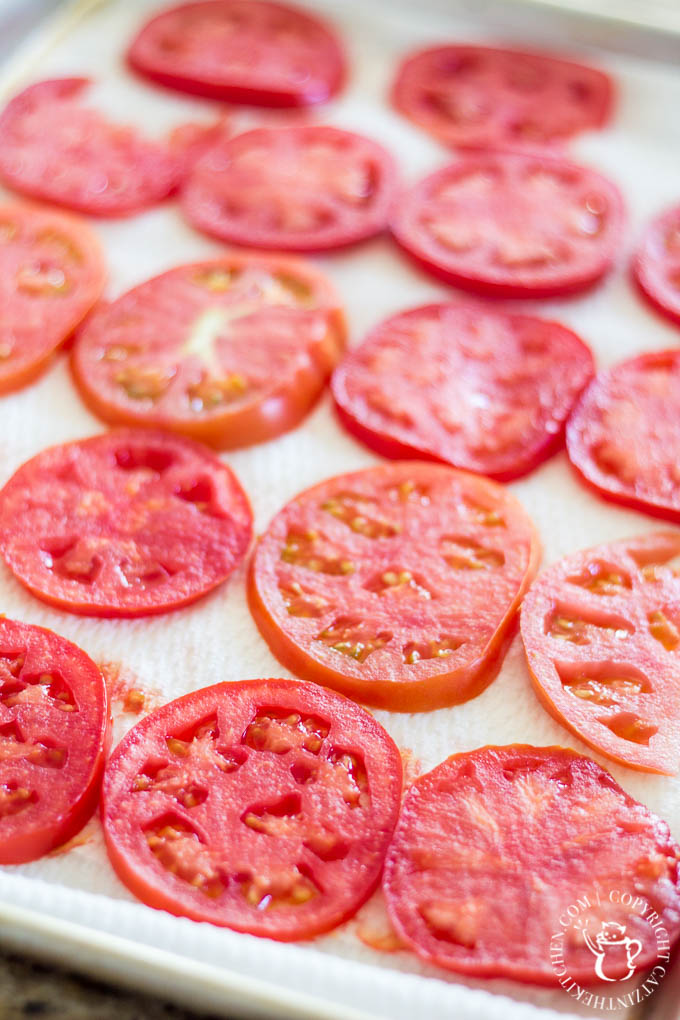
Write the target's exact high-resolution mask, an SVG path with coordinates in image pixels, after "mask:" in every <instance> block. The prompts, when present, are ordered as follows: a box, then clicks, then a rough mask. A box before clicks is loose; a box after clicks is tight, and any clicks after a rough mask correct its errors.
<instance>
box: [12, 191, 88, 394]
mask: <svg viewBox="0 0 680 1020" xmlns="http://www.w3.org/2000/svg"><path fill="white" fill-rule="evenodd" d="M105 279H106V268H105V265H104V257H103V254H102V251H101V248H100V247H99V243H98V241H97V239H96V237H95V236H94V235H93V234H92V233H91V232H90V230H89V229H88V227H87V226H86V225H85V224H84V223H79V222H78V221H77V220H76V219H74V218H72V217H70V216H65V215H62V214H59V213H52V212H48V211H47V210H44V209H37V208H31V207H30V206H26V205H15V204H11V205H9V204H8V205H0V304H1V306H2V322H1V323H0V393H7V392H8V391H10V390H16V389H19V388H20V387H21V386H25V385H26V384H27V383H29V382H31V381H32V380H33V379H35V378H36V377H37V376H39V375H40V373H41V372H43V371H44V370H45V369H46V368H47V366H48V364H49V362H50V360H51V358H52V356H53V355H54V352H55V351H56V349H57V348H58V347H59V345H60V344H61V343H63V341H64V340H66V339H67V338H68V337H69V336H70V335H71V334H72V333H73V330H74V329H75V328H76V326H78V325H79V324H80V322H81V321H82V319H83V318H84V317H85V315H86V314H87V313H88V312H89V310H90V309H91V308H92V306H93V305H94V304H95V302H96V301H97V299H98V298H99V296H100V295H101V292H102V288H103V286H104V281H105Z"/></svg>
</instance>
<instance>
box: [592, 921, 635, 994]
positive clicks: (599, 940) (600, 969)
mask: <svg viewBox="0 0 680 1020" xmlns="http://www.w3.org/2000/svg"><path fill="white" fill-rule="evenodd" d="M583 941H584V942H585V944H586V945H587V946H588V949H589V950H590V951H591V953H592V954H593V956H594V957H595V974H596V975H597V977H598V978H599V979H600V981H627V980H628V978H629V977H632V975H633V974H634V973H635V961H636V959H637V958H638V956H639V955H640V953H641V952H642V943H641V942H640V941H639V939H631V938H629V937H628V936H627V935H626V926H625V925H623V924H618V922H616V921H603V922H602V924H601V926H600V930H599V932H598V933H597V935H595V937H593V936H592V935H591V934H590V932H589V931H588V928H587V927H586V928H584V929H583ZM622 948H623V949H624V950H625V953H626V963H627V965H628V973H627V974H624V975H623V976H618V977H617V976H616V975H615V976H613V977H610V976H609V974H607V955H608V954H610V955H611V952H612V950H617V949H618V950H620V949H622ZM616 955H617V963H618V953H617V954H616Z"/></svg>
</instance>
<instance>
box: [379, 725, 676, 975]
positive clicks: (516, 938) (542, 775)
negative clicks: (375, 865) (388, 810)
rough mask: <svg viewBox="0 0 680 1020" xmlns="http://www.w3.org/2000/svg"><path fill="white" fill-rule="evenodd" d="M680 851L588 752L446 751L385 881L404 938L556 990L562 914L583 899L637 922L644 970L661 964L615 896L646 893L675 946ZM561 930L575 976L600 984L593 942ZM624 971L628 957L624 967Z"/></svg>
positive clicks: (481, 971)
mask: <svg viewBox="0 0 680 1020" xmlns="http://www.w3.org/2000/svg"><path fill="white" fill-rule="evenodd" d="M619 818H623V819H625V824H624V823H622V822H619ZM557 847H559V849H560V851H561V852H560V853H558V852H557ZM652 861H655V862H656V864H657V866H658V870H656V872H655V869H654V866H653V865H652ZM679 861H680V847H679V846H678V844H677V843H676V842H675V841H674V840H673V839H672V837H671V834H670V832H669V829H668V826H667V824H666V823H665V822H664V821H662V820H661V819H660V818H658V817H657V816H656V815H654V814H652V812H651V811H649V810H648V809H647V808H646V807H645V806H644V805H642V804H640V803H638V802H636V801H635V800H633V798H632V797H630V796H629V795H628V794H627V793H625V791H624V790H622V789H621V787H620V786H619V785H618V784H617V783H616V782H615V781H614V779H613V778H612V777H611V776H610V775H609V773H607V772H606V771H605V770H604V769H602V768H601V767H600V766H599V765H598V764H596V763H595V762H594V761H591V760H590V759H588V758H585V757H582V756H581V755H579V754H576V752H574V751H572V750H571V749H569V748H563V747H532V746H529V745H522V744H515V745H511V746H508V747H482V748H479V749H477V750H474V751H469V752H463V753H460V754H454V755H452V756H451V757H450V758H448V759H447V760H446V761H445V762H443V763H442V764H441V765H438V766H437V767H436V768H434V769H433V770H432V771H431V772H429V773H427V774H426V775H424V776H420V777H419V778H418V779H417V780H416V781H415V783H414V784H413V786H412V787H411V788H410V790H409V791H408V793H407V795H406V797H405V800H404V805H403V808H402V814H401V818H400V821H399V824H398V826H397V829H396V832H395V834H394V837H393V840H392V843H391V845H390V850H389V852H388V855H387V858H386V861H385V871H384V875H383V890H384V893H385V897H386V900H387V908H388V912H389V915H390V918H391V921H392V924H393V925H394V927H395V928H396V930H397V933H398V935H399V936H400V937H401V938H402V939H403V940H404V942H406V944H407V945H409V946H410V947H411V948H412V949H413V950H414V951H415V952H416V953H417V954H418V956H419V957H421V959H423V960H425V961H427V962H429V963H434V964H436V965H438V966H440V967H443V968H446V969H447V970H450V971H454V972H455V973H459V974H467V975H471V976H475V977H480V978H506V979H511V980H515V981H521V982H523V983H527V984H536V985H545V986H558V985H559V981H560V978H559V976H558V973H556V969H553V966H552V964H551V956H550V948H551V939H552V937H554V935H555V932H556V931H559V930H560V929H559V925H560V922H559V918H560V916H561V915H562V914H563V912H564V911H565V910H566V909H567V907H569V906H570V905H571V904H573V903H576V901H577V899H580V900H581V902H584V897H588V896H590V910H589V911H588V914H587V915H585V916H587V918H588V920H590V919H591V918H592V919H593V920H595V921H598V920H599V921H600V922H602V921H608V922H612V921H616V922H618V921H619V919H621V920H626V921H627V922H628V925H629V927H630V929H631V930H634V932H635V935H636V936H637V937H638V938H639V940H640V941H641V943H642V951H641V953H640V954H639V957H638V960H637V961H636V964H635V966H636V969H639V970H643V969H646V968H647V967H649V966H651V965H652V964H654V963H656V962H657V961H658V959H659V949H658V948H657V940H656V935H655V933H654V931H653V929H652V928H651V923H650V922H649V921H647V920H643V919H642V918H641V917H638V915H636V914H635V912H634V911H632V910H631V911H628V910H624V908H623V907H620V908H619V907H616V906H614V901H613V900H612V901H611V902H610V901H608V898H607V897H608V892H609V888H612V887H613V889H614V890H616V891H618V892H619V895H622V894H623V893H624V892H625V893H629V894H630V895H631V901H632V900H633V899H635V896H636V895H637V896H641V897H643V898H644V899H645V900H646V901H647V903H648V904H649V905H650V906H651V907H652V908H654V909H656V910H658V911H659V913H660V915H661V916H663V924H664V926H665V928H666V930H667V932H668V937H669V940H670V943H671V946H672V945H673V944H674V943H675V942H676V941H677V939H678V936H679V935H680V922H679V920H678V918H679V917H680V914H679V911H678V907H679V906H680V876H679V874H678V862H679ZM638 869H639V870H638ZM600 897H601V900H602V904H601V905H600ZM432 908H434V909H432ZM595 930H597V929H595ZM567 939H568V933H567V938H565V939H564V940H562V943H561V945H563V946H564V948H563V949H562V952H563V953H564V956H565V965H566V967H567V969H568V973H569V974H570V977H571V979H573V980H574V981H577V982H578V983H579V984H581V985H585V986H586V987H592V986H594V985H595V984H597V983H598V981H597V976H596V974H595V970H594V962H593V956H592V953H591V951H590V950H589V949H588V948H587V947H586V945H585V943H584V944H582V945H580V944H576V945H573V946H572V945H571V944H569V943H568V941H567ZM626 971H627V964H626V963H622V964H621V969H619V970H618V977H619V978H623V977H624V976H625V974H626ZM600 987H602V986H601V985H600ZM610 990H611V988H610Z"/></svg>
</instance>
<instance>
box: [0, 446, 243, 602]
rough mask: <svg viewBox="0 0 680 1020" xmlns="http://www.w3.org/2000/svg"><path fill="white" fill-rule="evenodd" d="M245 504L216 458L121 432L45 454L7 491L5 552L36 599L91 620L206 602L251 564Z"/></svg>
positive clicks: (3, 499) (1, 538) (2, 520)
mask: <svg viewBox="0 0 680 1020" xmlns="http://www.w3.org/2000/svg"><path fill="white" fill-rule="evenodd" d="M251 534H252V514H251V510H250V506H249V504H248V500H247V498H246V496H245V493H244V492H243V490H242V489H241V487H240V485H239V484H238V482H237V480H236V478H235V476H234V475H233V473H232V472H231V471H230V470H229V468H228V467H227V466H226V465H225V464H222V462H221V461H219V460H218V459H217V457H215V456H214V455H213V454H212V453H210V451H209V450H206V449H205V448H204V447H201V446H199V445H198V444H197V443H192V442H191V441H190V440H188V439H182V438H180V437H178V436H169V435H166V434H164V433H162V432H147V431H135V430H125V429H121V430H119V431H116V432H110V433H108V434H107V435H101V436H93V437H92V438H91V439H81V440H78V441H76V442H72V443H64V444H63V445H61V446H52V447H50V448H49V449H47V450H43V451H42V452H41V453H39V454H37V456H35V457H32V458H31V460H28V461H26V463H25V464H22V466H21V467H20V468H19V469H18V471H16V472H15V473H14V474H13V475H12V477H11V478H10V480H9V481H8V482H7V484H6V485H5V487H4V488H3V489H2V490H0V551H1V552H2V555H3V556H4V559H5V562H6V563H7V566H8V567H9V568H10V570H11V571H12V573H13V574H14V575H15V577H16V578H17V580H19V581H21V583H22V584H24V585H25V586H26V587H27V588H28V589H29V591H31V592H32V593H33V594H34V595H36V596H37V597H38V598H41V599H43V600H44V601H45V602H48V603H50V605H54V606H58V607H59V608H60V609H66V610H68V611H69V612H71V613H84V614H88V615H91V616H141V615H144V614H146V613H163V612H167V611H168V610H170V609H178V608H179V607H180V606H185V605H187V604H188V603H189V602H193V601H195V599H197V598H200V596H201V595H205V594H206V593H207V592H209V591H211V590H212V589H213V588H215V587H216V586H217V585H218V584H221V583H222V581H224V580H225V578H226V577H227V576H228V575H229V574H230V573H231V571H232V570H233V569H234V567H236V566H237V565H238V563H239V562H240V560H241V559H242V558H243V556H244V554H245V552H246V550H247V548H248V545H249V544H250V539H251Z"/></svg>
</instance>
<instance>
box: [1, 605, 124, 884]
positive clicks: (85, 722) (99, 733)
mask: <svg viewBox="0 0 680 1020" xmlns="http://www.w3.org/2000/svg"><path fill="white" fill-rule="evenodd" d="M108 736H109V713H108V705H107V695H106V685H105V683H104V679H103V677H102V675H101V673H100V672H99V670H98V668H97V667H96V666H95V664H94V662H92V660H91V659H89V658H88V656H87V655H85V653H84V652H82V651H81V650H80V649H79V648H77V647H76V645H74V644H71V642H70V641H66V640H65V639H64V638H62V637H59V635H57V634H54V633H52V631H49V630H44V629H43V628H42V627H33V626H31V625H30V624H27V623H17V622H15V621H14V620H8V619H6V618H4V617H3V618H1V619H0V864H21V863H23V862H24V861H30V860H34V859H35V858H37V857H42V855H43V854H46V853H47V852H48V851H49V850H52V849H53V848H54V847H56V846H59V844H61V843H64V842H65V841H66V840H68V839H70V838H71V837H72V836H74V835H75V834H76V833H77V832H79V830H80V829H81V828H82V827H83V825H84V824H85V822H86V821H87V820H88V818H89V817H90V815H91V814H92V812H93V811H94V809H95V806H96V803H97V799H98V796H99V785H100V782H101V777H102V773H103V770H104V756H105V752H106V749H107V743H108Z"/></svg>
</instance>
